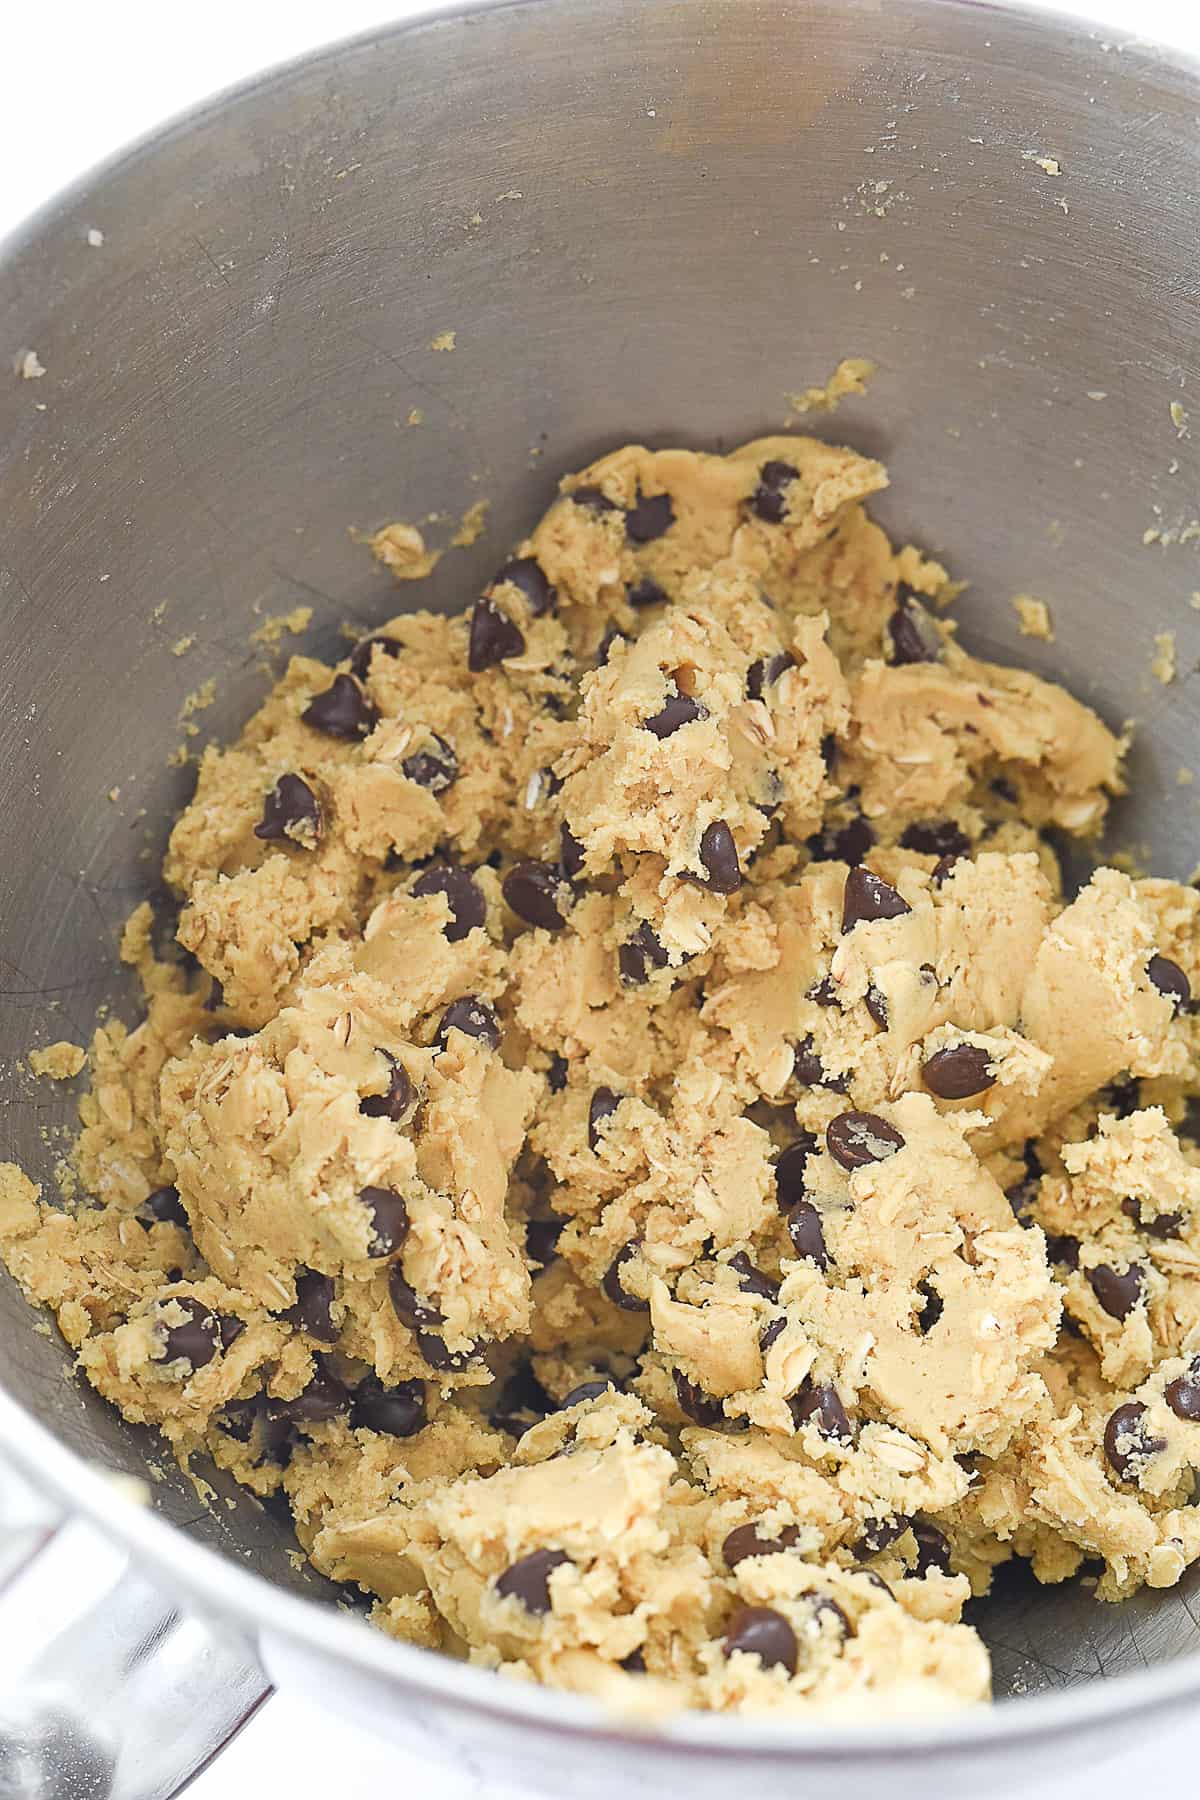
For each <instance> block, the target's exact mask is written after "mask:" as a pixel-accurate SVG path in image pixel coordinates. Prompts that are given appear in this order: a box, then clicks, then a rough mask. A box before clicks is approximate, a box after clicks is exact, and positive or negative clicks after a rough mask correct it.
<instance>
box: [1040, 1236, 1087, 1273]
mask: <svg viewBox="0 0 1200 1800" xmlns="http://www.w3.org/2000/svg"><path fill="white" fill-rule="evenodd" d="M1046 1255H1047V1257H1048V1258H1049V1260H1050V1261H1051V1262H1052V1263H1061V1264H1062V1265H1063V1267H1064V1268H1068V1269H1077V1268H1078V1267H1079V1239H1078V1238H1077V1237H1072V1236H1071V1235H1070V1233H1069V1232H1063V1233H1062V1235H1061V1236H1060V1235H1058V1234H1057V1233H1055V1232H1052V1231H1048V1232H1047V1233H1046Z"/></svg>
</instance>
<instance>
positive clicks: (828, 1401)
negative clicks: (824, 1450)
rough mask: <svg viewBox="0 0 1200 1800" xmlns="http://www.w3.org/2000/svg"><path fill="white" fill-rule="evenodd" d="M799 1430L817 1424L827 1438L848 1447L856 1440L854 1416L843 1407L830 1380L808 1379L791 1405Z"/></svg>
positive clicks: (792, 1399) (793, 1397)
mask: <svg viewBox="0 0 1200 1800" xmlns="http://www.w3.org/2000/svg"><path fill="white" fill-rule="evenodd" d="M788 1405H789V1407H790V1408H791V1414H792V1418H793V1419H794V1420H795V1423H796V1429H797V1430H799V1429H800V1427H801V1426H802V1425H808V1424H811V1425H814V1426H815V1427H816V1429H817V1431H818V1432H819V1433H820V1435H821V1436H822V1437H823V1438H833V1439H835V1440H836V1441H837V1442H838V1443H842V1444H848V1443H850V1442H851V1440H852V1439H853V1437H854V1432H853V1430H852V1428H851V1425H850V1417H849V1414H848V1413H847V1411H846V1409H845V1407H844V1406H843V1405H842V1397H841V1395H840V1394H839V1393H838V1391H837V1389H836V1388H835V1387H833V1386H832V1385H831V1383H829V1382H828V1381H812V1380H810V1379H808V1378H806V1379H805V1382H804V1385H803V1387H801V1388H800V1390H799V1392H798V1393H795V1394H793V1395H792V1398H791V1400H790V1401H789V1402H788Z"/></svg>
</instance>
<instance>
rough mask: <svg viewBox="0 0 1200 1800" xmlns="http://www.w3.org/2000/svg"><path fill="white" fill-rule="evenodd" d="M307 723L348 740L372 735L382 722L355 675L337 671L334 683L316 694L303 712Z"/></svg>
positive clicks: (327, 733) (303, 717)
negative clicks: (338, 673)
mask: <svg viewBox="0 0 1200 1800" xmlns="http://www.w3.org/2000/svg"><path fill="white" fill-rule="evenodd" d="M300 717H301V718H302V719H303V721H304V723H305V724H306V725H311V726H312V728H313V730H314V731H321V732H324V734H325V736H326V737H331V738H344V739H345V740H346V742H347V743H352V742H354V740H355V739H357V738H365V737H370V735H371V733H372V732H373V731H374V729H375V727H376V725H378V723H379V712H378V710H377V708H376V707H374V706H372V704H371V702H370V701H369V700H368V699H367V696H366V695H365V694H364V693H363V691H362V689H361V688H360V687H359V685H358V683H357V681H355V679H354V677H353V675H335V676H334V678H333V683H332V685H331V686H330V687H327V688H326V689H325V691H324V693H322V694H316V695H314V696H313V698H312V699H311V700H310V701H309V703H308V705H307V706H306V707H305V709H304V711H303V712H302V713H301V714H300Z"/></svg>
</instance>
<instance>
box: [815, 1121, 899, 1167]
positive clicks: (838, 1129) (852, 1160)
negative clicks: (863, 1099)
mask: <svg viewBox="0 0 1200 1800" xmlns="http://www.w3.org/2000/svg"><path fill="white" fill-rule="evenodd" d="M825 1144H826V1148H827V1149H828V1151H829V1154H830V1156H832V1158H833V1160H834V1162H836V1163H840V1164H841V1166H842V1168H843V1169H863V1168H865V1167H866V1165H867V1164H868V1163H873V1162H883V1161H885V1160H886V1158H887V1157H889V1156H895V1154H896V1152H897V1150H903V1148H904V1139H903V1138H902V1137H901V1135H900V1133H899V1132H898V1131H897V1130H896V1127H895V1126H894V1125H889V1124H888V1122H887V1120H886V1119H881V1118H880V1117H879V1114H878V1113H869V1112H844V1113H839V1114H838V1116H837V1118H836V1119H832V1120H831V1121H830V1123H829V1125H828V1127H827V1129H826V1132H825Z"/></svg>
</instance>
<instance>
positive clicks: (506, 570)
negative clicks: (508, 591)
mask: <svg viewBox="0 0 1200 1800" xmlns="http://www.w3.org/2000/svg"><path fill="white" fill-rule="evenodd" d="M502 581H510V582H511V583H512V585H513V586H514V587H515V588H519V589H520V591H521V593H523V594H524V596H525V598H526V600H528V602H529V610H530V612H531V613H533V615H534V616H535V618H540V617H541V615H542V613H548V612H549V611H550V609H551V607H552V606H553V605H554V602H555V600H557V598H558V595H557V593H556V592H555V590H554V588H552V587H551V585H550V583H549V582H548V581H547V579H546V575H545V572H544V570H543V569H542V567H541V564H540V563H539V562H538V561H537V558H536V557H533V556H514V557H513V558H512V559H511V560H510V561H509V562H506V563H505V565H504V567H503V568H502V569H497V571H496V573H495V575H493V577H492V586H493V587H499V586H500V583H501V582H502ZM510 654H511V653H510Z"/></svg>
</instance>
